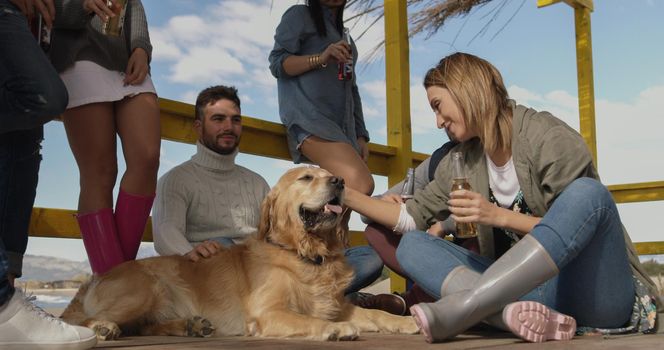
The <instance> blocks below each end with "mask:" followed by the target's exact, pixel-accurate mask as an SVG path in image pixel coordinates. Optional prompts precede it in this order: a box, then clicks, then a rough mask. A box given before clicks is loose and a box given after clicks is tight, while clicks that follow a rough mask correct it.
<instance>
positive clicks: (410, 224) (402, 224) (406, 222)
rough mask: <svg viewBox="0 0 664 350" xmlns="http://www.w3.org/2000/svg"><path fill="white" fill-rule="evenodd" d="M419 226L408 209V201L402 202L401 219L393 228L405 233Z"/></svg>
mask: <svg viewBox="0 0 664 350" xmlns="http://www.w3.org/2000/svg"><path fill="white" fill-rule="evenodd" d="M416 228H417V225H416V224H415V220H414V219H413V217H412V216H410V214H408V211H407V210H406V203H401V208H400V209H399V220H398V221H397V225H396V226H394V228H393V229H392V230H393V231H395V232H399V233H404V232H408V231H412V230H414V229H416Z"/></svg>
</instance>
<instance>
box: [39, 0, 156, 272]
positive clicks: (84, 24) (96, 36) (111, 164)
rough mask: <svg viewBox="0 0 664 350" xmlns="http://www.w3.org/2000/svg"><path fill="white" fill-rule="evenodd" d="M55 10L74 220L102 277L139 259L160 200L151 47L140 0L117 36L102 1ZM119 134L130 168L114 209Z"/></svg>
mask: <svg viewBox="0 0 664 350" xmlns="http://www.w3.org/2000/svg"><path fill="white" fill-rule="evenodd" d="M116 1H117V0H114V3H115V2H116ZM56 12H57V14H58V16H57V17H56V22H55V25H54V29H53V38H52V43H51V52H50V58H51V61H52V62H53V65H54V67H55V68H56V70H57V71H58V72H59V73H60V77H61V78H62V80H63V81H64V83H65V85H66V86H67V90H68V92H69V97H70V98H69V105H68V106H67V110H66V111H65V113H64V118H63V119H64V125H65V130H66V131H67V137H68V139H69V145H70V147H71V149H72V152H73V153H74V157H75V158H76V163H77V164H78V169H79V175H80V186H81V189H80V194H79V202H78V215H77V216H76V218H77V220H78V224H79V227H80V229H81V236H82V237H83V243H84V244H85V250H86V251H87V254H88V258H89V261H90V265H91V267H92V271H93V272H94V273H99V274H102V273H104V272H106V271H108V270H109V269H111V268H112V267H113V266H115V265H117V264H119V263H121V262H123V261H127V260H133V259H135V257H136V253H137V251H138V246H139V245H140V241H141V238H142V236H143V231H144V229H145V224H146V221H147V218H148V216H149V214H150V209H151V208H152V202H153V199H154V193H155V186H156V181H157V169H158V167H159V147H160V142H161V133H160V122H159V105H158V102H157V95H156V92H155V88H154V86H153V84H152V80H151V79H150V74H149V73H150V66H149V63H150V55H151V53H152V46H151V44H150V37H149V35H148V26H147V20H146V17H145V12H144V9H143V5H142V4H141V2H140V1H139V0H129V1H128V3H127V7H126V13H125V18H124V22H123V27H122V30H121V32H120V35H119V36H111V35H106V34H103V33H102V26H103V23H104V22H105V21H107V20H109V18H110V17H114V16H117V15H116V14H115V13H114V12H113V11H112V10H111V9H110V8H109V7H108V6H106V1H104V0H59V1H56ZM116 135H118V136H119V137H120V140H121V142H122V151H123V155H124V159H125V163H126V165H127V169H126V171H125V173H124V174H123V175H122V180H121V181H120V189H119V195H118V199H117V202H116V205H115V212H114V211H113V188H114V187H115V182H116V177H117V172H118V169H117V168H118V165H117V156H116V154H117V151H116Z"/></svg>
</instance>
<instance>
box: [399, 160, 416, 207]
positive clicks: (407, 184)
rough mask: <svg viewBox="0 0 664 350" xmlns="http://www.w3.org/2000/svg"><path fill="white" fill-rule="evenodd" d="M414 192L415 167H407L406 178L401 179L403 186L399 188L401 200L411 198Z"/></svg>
mask: <svg viewBox="0 0 664 350" xmlns="http://www.w3.org/2000/svg"><path fill="white" fill-rule="evenodd" d="M414 194H415V169H413V168H408V171H407V172H406V179H405V180H404V181H403V187H402V188H401V200H402V201H404V202H405V201H407V200H409V199H411V198H413V195H414Z"/></svg>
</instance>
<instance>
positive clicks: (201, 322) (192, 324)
mask: <svg viewBox="0 0 664 350" xmlns="http://www.w3.org/2000/svg"><path fill="white" fill-rule="evenodd" d="M214 330H215V328H214V327H213V326H212V323H211V322H210V321H208V320H207V319H205V318H203V317H200V316H196V317H194V318H190V319H188V320H187V336H188V337H201V338H207V337H211V336H212V334H214Z"/></svg>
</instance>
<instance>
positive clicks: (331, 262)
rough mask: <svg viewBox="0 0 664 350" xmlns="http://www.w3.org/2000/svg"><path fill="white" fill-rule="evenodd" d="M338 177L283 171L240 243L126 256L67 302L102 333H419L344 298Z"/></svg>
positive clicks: (70, 312)
mask: <svg viewBox="0 0 664 350" xmlns="http://www.w3.org/2000/svg"><path fill="white" fill-rule="evenodd" d="M343 191H344V181H343V179H341V178H338V177H335V176H332V175H331V174H330V173H329V172H327V171H325V170H323V169H320V168H313V167H303V168H296V169H292V170H290V171H288V172H287V173H286V174H284V175H283V176H282V177H281V179H280V180H279V182H278V183H277V185H276V186H275V187H274V188H273V189H272V191H270V193H269V194H268V196H267V198H266V199H265V201H264V202H263V204H262V207H261V223H260V226H259V230H258V234H257V235H256V236H255V237H252V238H251V239H249V240H248V242H247V243H246V244H241V245H236V246H233V247H231V248H228V249H223V250H222V251H221V252H219V253H217V254H216V255H214V256H212V257H210V258H208V259H202V260H200V261H197V262H191V261H189V260H187V259H186V258H185V257H182V256H165V257H153V258H149V259H143V260H137V261H129V262H126V263H124V264H121V265H119V266H117V267H116V268H114V269H112V270H111V271H109V272H108V273H106V274H104V275H101V276H94V277H93V278H92V280H91V281H90V282H89V283H88V284H86V285H84V286H82V287H81V288H80V290H79V291H78V293H77V295H76V296H75V298H74V300H72V302H71V304H70V305H69V306H68V307H67V309H66V310H65V311H64V313H63V315H62V318H63V319H64V320H65V321H66V322H69V323H71V324H76V325H82V326H86V327H89V328H92V329H94V330H95V332H96V333H97V335H98V337H99V338H100V339H102V340H109V339H116V338H117V337H118V336H120V334H121V333H122V334H124V335H174V336H202V337H207V336H227V335H247V336H258V337H280V338H281V337H284V338H290V337H298V338H307V339H315V340H354V339H357V338H358V336H359V335H360V332H361V331H369V332H385V333H409V334H412V333H417V332H418V331H419V329H418V327H417V325H416V324H415V322H414V320H413V319H412V318H411V317H406V316H395V315H392V314H389V313H386V312H383V311H380V310H368V309H362V308H359V307H356V306H354V305H352V304H350V303H348V302H347V301H346V300H345V299H344V290H345V289H346V287H347V286H348V285H349V283H350V281H351V279H352V278H353V272H352V270H351V269H350V267H349V266H348V265H347V264H346V263H345V261H344V255H343V248H344V245H343V240H344V235H345V233H344V232H343V231H342V230H341V229H340V221H341V216H342V211H341V207H340V204H341V203H342V196H343Z"/></svg>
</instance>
